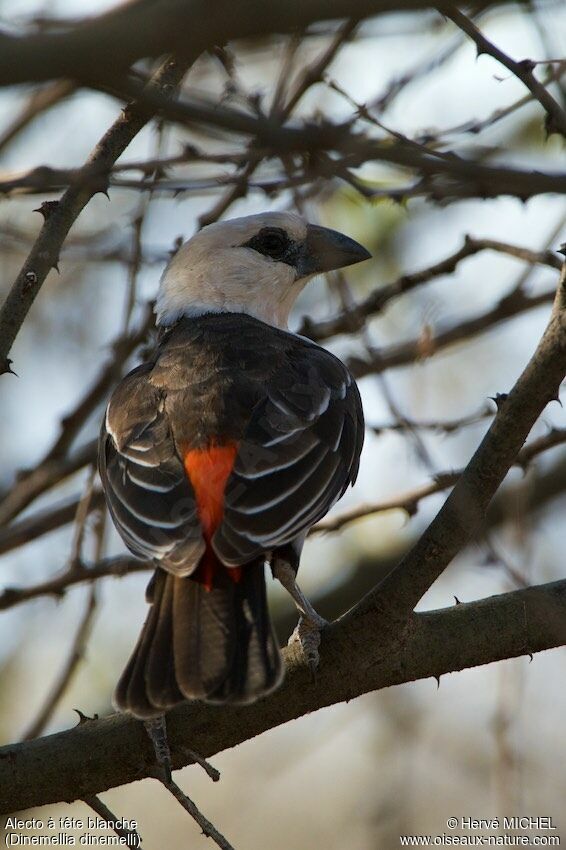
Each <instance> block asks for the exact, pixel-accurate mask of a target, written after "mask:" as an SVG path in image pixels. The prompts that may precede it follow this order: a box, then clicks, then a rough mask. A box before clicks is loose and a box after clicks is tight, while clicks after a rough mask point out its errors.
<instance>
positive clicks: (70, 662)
mask: <svg viewBox="0 0 566 850" xmlns="http://www.w3.org/2000/svg"><path fill="white" fill-rule="evenodd" d="M93 482H94V469H93V471H92V474H91V475H90V476H89V479H88V481H87V484H86V487H85V492H84V495H83V497H82V498H81V500H80V501H79V505H78V507H77V513H76V518H75V534H74V538H73V542H72V546H71V554H70V557H69V567H68V570H69V572H71V571H73V570H75V569H76V568H77V564H79V563H80V557H81V552H82V547H83V541H84V534H85V527H86V520H87V517H88V513H89V508H90V505H91V502H92V496H93ZM98 520H99V521H98V524H97V527H96V529H95V537H96V547H95V555H94V557H95V560H96V561H99V560H100V558H101V556H102V548H103V540H104V529H105V524H106V511H104V510H102V511H101V512H100V514H99V518H98ZM97 604H98V595H97V585H96V584H95V583H93V584H91V586H90V590H89V593H88V598H87V604H86V608H85V611H84V614H83V616H82V618H81V620H80V622H79V627H78V629H77V632H76V634H75V637H74V640H73V642H72V644H71V649H70V652H69V655H68V658H67V661H66V662H65V664H64V666H63V668H62V670H61V672H60V673H59V676H58V677H57V680H56V682H55V684H54V685H53V687H52V688H51V691H50V693H49V696H48V697H47V699H46V701H45V703H44V705H43V706H42V708H41V709H40V711H39V712H38V714H37V717H36V718H35V720H34V721H33V722H32V723H31V724H30V725H29V726H28V728H27V730H26V732H25V733H24V735H23V738H22V740H24V741H28V740H30V739H31V738H37V736H38V735H40V734H41V733H42V732H43V730H44V729H45V727H46V726H47V724H48V723H49V721H50V719H51V717H52V715H53V712H54V711H55V709H56V708H57V706H58V704H59V702H60V700H61V697H62V696H63V694H64V693H65V691H66V690H67V689H68V687H69V685H70V684H71V681H72V680H73V677H74V676H75V674H76V672H77V669H78V666H79V664H80V662H81V661H82V659H83V657H84V653H85V650H86V646H87V643H88V640H89V637H90V635H91V631H92V626H93V623H94V616H95V613H96V608H97Z"/></svg>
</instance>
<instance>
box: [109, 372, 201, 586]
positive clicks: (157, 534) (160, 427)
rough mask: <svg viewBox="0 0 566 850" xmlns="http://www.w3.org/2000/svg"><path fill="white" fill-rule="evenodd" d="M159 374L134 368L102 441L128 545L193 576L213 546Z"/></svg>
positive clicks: (112, 502) (115, 510)
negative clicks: (208, 544) (152, 377)
mask: <svg viewBox="0 0 566 850" xmlns="http://www.w3.org/2000/svg"><path fill="white" fill-rule="evenodd" d="M151 370H152V364H145V365H143V366H140V367H138V368H137V369H134V371H133V372H130V374H129V375H128V376H127V377H126V378H124V380H123V381H122V382H121V383H120V384H119V385H118V387H117V388H116V390H115V391H114V393H113V395H112V398H111V400H110V403H109V405H108V409H107V412H106V417H105V421H104V422H103V424H102V430H101V435H100V447H99V468H100V476H101V479H102V485H103V487H104V491H105V494H106V499H107V501H108V507H109V509H110V513H111V514H112V518H113V520H114V523H115V524H116V527H117V529H118V531H119V532H120V535H121V537H122V539H123V540H124V543H125V544H126V546H128V548H129V549H130V550H131V551H132V552H133V553H134V554H135V555H137V556H138V557H141V558H151V559H154V560H155V561H158V562H159V563H160V565H161V566H162V567H163V568H164V569H166V570H168V571H170V572H173V573H176V574H178V575H188V574H190V573H191V572H192V571H193V569H195V567H196V566H197V564H198V561H199V559H200V557H201V555H202V553H203V552H204V548H205V545H204V540H203V538H202V532H201V525H200V522H199V519H198V515H197V507H196V502H195V497H194V493H193V491H192V488H191V485H190V482H189V480H188V478H187V476H186V474H185V470H184V468H183V464H182V462H181V460H180V458H179V456H178V454H177V452H176V449H175V445H174V442H173V439H172V436H171V429H170V425H169V419H168V417H167V414H166V412H165V405H164V401H163V395H162V393H161V392H160V390H159V388H156V387H155V386H154V385H153V384H152V383H151V382H150V381H149V379H148V376H149V373H150V372H151Z"/></svg>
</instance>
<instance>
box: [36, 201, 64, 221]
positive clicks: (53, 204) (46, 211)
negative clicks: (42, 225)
mask: <svg viewBox="0 0 566 850" xmlns="http://www.w3.org/2000/svg"><path fill="white" fill-rule="evenodd" d="M58 206H59V201H43V203H42V204H41V206H39V207H37V209H35V210H34V212H36V213H40V214H41V215H42V216H43V220H44V221H47V220H48V218H50V216H52V215H53V213H54V212H55V210H56V209H57V207H58Z"/></svg>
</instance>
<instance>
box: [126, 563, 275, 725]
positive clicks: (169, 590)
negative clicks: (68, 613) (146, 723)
mask: <svg viewBox="0 0 566 850" xmlns="http://www.w3.org/2000/svg"><path fill="white" fill-rule="evenodd" d="M148 601H149V602H150V603H151V608H150V611H149V614H148V617H147V620H146V622H145V624H144V626H143V629H142V632H141V634H140V637H139V639H138V642H137V645H136V647H135V649H134V652H133V653H132V656H131V658H130V660H129V662H128V664H127V666H126V669H125V670H124V672H123V674H122V676H121V678H120V681H119V682H118V686H117V688H116V692H115V695H114V703H115V706H116V708H118V709H119V710H121V711H128V712H130V713H131V714H133V715H134V716H136V717H139V718H144V719H145V718H150V717H155V716H156V715H159V714H162V713H163V712H164V711H166V710H167V709H169V708H172V707H173V706H174V705H176V704H177V703H179V702H182V701H183V700H186V699H189V700H190V699H198V700H205V701H206V702H212V703H246V702H252V701H253V700H255V699H257V698H258V697H259V696H261V695H263V694H266V693H268V692H269V691H271V690H273V689H274V688H275V687H276V686H277V685H278V684H279V682H280V680H281V677H282V662H281V655H280V653H279V648H278V645H277V641H276V638H275V635H274V632H273V628H272V625H271V621H270V618H269V611H268V608H267V599H266V588H265V572H264V565H263V562H256V563H251V564H246V565H245V566H244V567H242V568H241V571H240V575H239V576H238V580H237V581H234V578H233V576H231V575H230V571H229V570H228V569H227V568H223V569H219V570H218V571H216V573H215V576H214V582H213V584H212V586H211V587H210V589H209V588H207V587H206V586H205V585H204V584H203V583H201V582H199V581H197V580H195V579H194V578H192V577H179V576H174V575H171V574H169V573H166V572H164V571H163V570H162V569H158V570H156V572H155V574H154V576H153V579H152V580H151V582H150V584H149V586H148Z"/></svg>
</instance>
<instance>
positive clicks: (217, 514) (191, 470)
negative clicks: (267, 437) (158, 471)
mask: <svg viewBox="0 0 566 850" xmlns="http://www.w3.org/2000/svg"><path fill="white" fill-rule="evenodd" d="M237 452H238V445H237V443H227V444H226V445H223V446H216V445H210V446H207V448H204V449H190V450H189V451H188V452H187V453H186V454H185V456H184V459H183V461H184V466H185V472H186V473H187V476H188V478H189V480H190V482H191V484H192V486H193V490H194V493H195V497H196V502H197V511H198V515H199V519H200V522H201V525H202V531H203V536H204V539H205V541H206V552H205V553H204V555H203V557H202V560H201V562H200V564H199V566H198V569H197V570H196V572H195V573H194V577H195V579H196V580H197V581H200V582H202V584H204V586H205V587H206V588H207V590H212V585H213V578H214V573H215V572H216V569H217V568H218V567H219V566H220V564H219V562H218V559H217V557H216V555H215V554H214V551H213V549H212V546H211V540H212V538H213V536H214V532H215V531H216V529H217V528H218V526H219V525H220V523H221V522H222V517H223V515H224V490H225V489H226V482H227V480H228V476H229V475H230V473H231V472H232V468H233V466H234V461H235V459H236V454H237ZM229 574H230V576H231V578H232V579H233V580H234V581H239V580H240V577H241V568H240V567H230V568H229Z"/></svg>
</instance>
